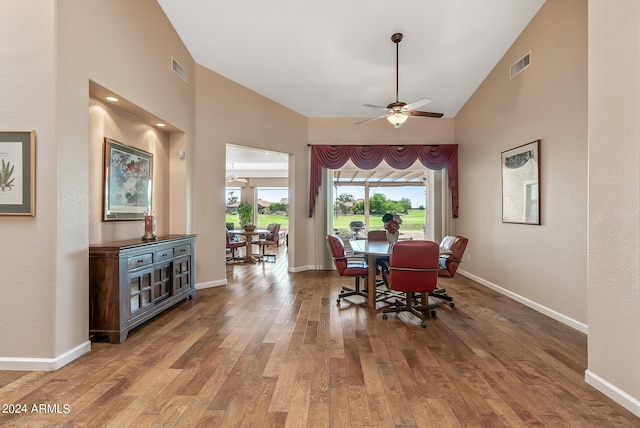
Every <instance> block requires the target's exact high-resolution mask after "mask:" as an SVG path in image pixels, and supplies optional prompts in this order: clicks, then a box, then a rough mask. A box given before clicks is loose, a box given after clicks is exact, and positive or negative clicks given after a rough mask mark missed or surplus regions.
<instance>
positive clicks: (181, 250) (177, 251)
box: [174, 245, 191, 257]
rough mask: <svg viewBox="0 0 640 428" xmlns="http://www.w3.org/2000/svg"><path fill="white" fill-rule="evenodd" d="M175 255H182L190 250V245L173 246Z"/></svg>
mask: <svg viewBox="0 0 640 428" xmlns="http://www.w3.org/2000/svg"><path fill="white" fill-rule="evenodd" d="M174 251H175V255H176V257H180V256H184V255H185V254H189V253H190V252H191V245H181V246H179V247H175V248H174Z"/></svg>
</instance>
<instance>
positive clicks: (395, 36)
mask: <svg viewBox="0 0 640 428" xmlns="http://www.w3.org/2000/svg"><path fill="white" fill-rule="evenodd" d="M391 41H392V42H393V43H395V44H396V103H397V102H398V80H399V79H398V63H399V62H400V54H399V51H400V49H399V44H400V42H401V41H402V33H393V34H392V35H391Z"/></svg>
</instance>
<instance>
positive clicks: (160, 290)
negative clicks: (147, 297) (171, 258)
mask: <svg viewBox="0 0 640 428" xmlns="http://www.w3.org/2000/svg"><path fill="white" fill-rule="evenodd" d="M172 273H173V272H172V266H171V262H168V263H160V264H157V265H155V266H154V267H153V302H154V303H158V302H161V301H162V300H164V299H166V298H167V297H170V296H171V295H172V290H171V278H172Z"/></svg>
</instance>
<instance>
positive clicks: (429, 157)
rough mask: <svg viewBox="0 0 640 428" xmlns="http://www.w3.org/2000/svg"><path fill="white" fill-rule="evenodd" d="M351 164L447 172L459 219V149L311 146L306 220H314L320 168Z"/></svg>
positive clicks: (452, 202)
mask: <svg viewBox="0 0 640 428" xmlns="http://www.w3.org/2000/svg"><path fill="white" fill-rule="evenodd" d="M349 160H351V161H352V162H353V163H354V164H355V165H356V166H357V167H358V168H361V169H364V170H370V169H375V168H376V167H377V166H378V165H380V163H381V162H382V161H385V162H386V163H387V164H389V165H390V166H391V167H393V168H396V169H407V168H409V167H410V166H412V165H413V164H414V163H415V162H416V160H419V161H420V163H422V165H424V166H425V167H427V168H429V169H434V170H440V169H444V168H446V169H447V173H448V175H449V186H450V188H451V204H452V213H453V217H454V218H457V217H458V145H457V144H440V145H366V146H359V145H311V177H310V180H309V182H310V188H309V217H313V211H314V209H315V205H316V198H317V196H318V191H319V189H320V184H321V182H322V168H329V169H338V168H341V167H342V166H344V165H345V164H346V163H347V162H348V161H349Z"/></svg>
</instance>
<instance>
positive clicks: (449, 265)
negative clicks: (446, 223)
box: [429, 236, 469, 308]
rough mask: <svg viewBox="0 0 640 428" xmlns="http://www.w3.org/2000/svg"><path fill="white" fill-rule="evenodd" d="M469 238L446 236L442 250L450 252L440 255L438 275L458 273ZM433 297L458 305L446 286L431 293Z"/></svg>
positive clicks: (449, 276)
mask: <svg viewBox="0 0 640 428" xmlns="http://www.w3.org/2000/svg"><path fill="white" fill-rule="evenodd" d="M468 243H469V240H468V239H467V238H465V237H464V236H445V237H444V238H443V239H442V242H441V243H440V250H441V251H445V252H449V254H443V255H442V256H440V262H439V267H440V270H439V271H438V276H439V277H441V278H453V277H454V276H455V275H456V271H457V270H458V266H460V263H462V256H463V255H464V250H465V249H466V248H467V244H468ZM429 295H430V296H431V297H435V298H437V299H440V300H443V301H445V302H448V303H449V306H451V307H452V308H454V307H455V306H456V304H455V302H454V301H453V297H451V296H449V295H448V294H447V290H446V289H444V288H436V289H435V290H433V291H432V292H431V293H429Z"/></svg>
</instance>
